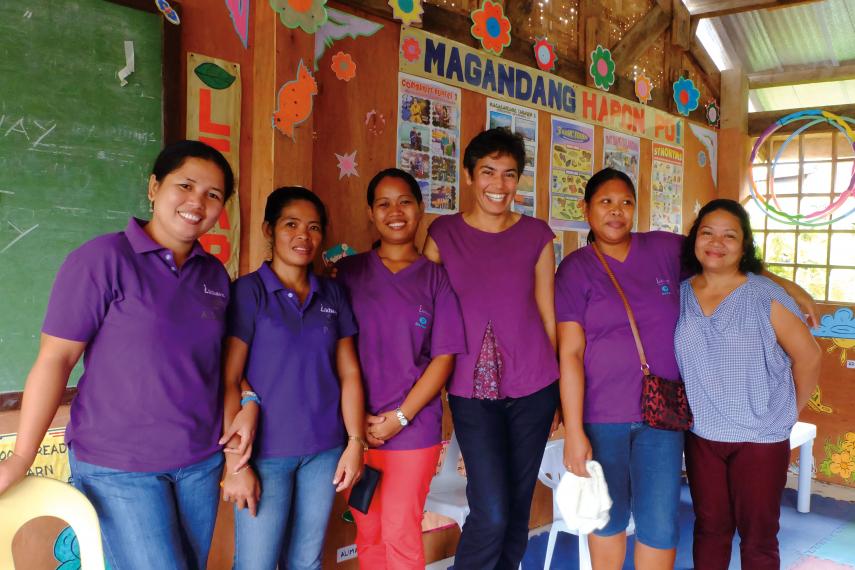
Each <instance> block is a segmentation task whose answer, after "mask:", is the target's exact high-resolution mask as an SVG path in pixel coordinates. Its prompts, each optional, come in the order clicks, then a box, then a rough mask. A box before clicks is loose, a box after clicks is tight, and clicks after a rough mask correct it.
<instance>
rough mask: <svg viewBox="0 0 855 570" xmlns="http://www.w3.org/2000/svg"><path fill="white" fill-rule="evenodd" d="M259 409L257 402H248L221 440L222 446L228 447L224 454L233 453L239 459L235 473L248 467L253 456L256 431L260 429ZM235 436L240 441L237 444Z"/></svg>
mask: <svg viewBox="0 0 855 570" xmlns="http://www.w3.org/2000/svg"><path fill="white" fill-rule="evenodd" d="M259 409H260V407H259V405H258V404H256V403H255V402H247V404H246V405H245V406H243V407H242V408H241V410H240V411H239V412H238V413H237V415H236V416H235V419H234V420H232V424H231V425H230V426H229V429H227V430H226V432H225V433H224V434H223V437H221V438H220V442H219V443H220V445H225V446H226V447H225V448H223V453H231V454H234V455H237V456H238V457H239V459H238V462H237V464H236V465H235V469H234V470H235V471H237V470H238V469H240V468H242V467H243V466H244V465H246V464H247V463H248V462H249V458H250V457H251V456H252V442H253V441H254V440H255V430H256V428H257V427H258V413H259ZM235 436H237V437H238V438H239V439H240V441H238V442H237V443H235V441H234V440H233V438H234V437H235Z"/></svg>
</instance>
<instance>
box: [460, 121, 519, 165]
mask: <svg viewBox="0 0 855 570" xmlns="http://www.w3.org/2000/svg"><path fill="white" fill-rule="evenodd" d="M494 154H500V155H508V156H512V157H513V159H514V160H515V161H516V163H517V173H518V174H519V175H522V171H523V168H525V142H524V141H523V138H522V135H519V134H514V133H512V132H511V131H510V130H509V129H506V128H504V127H499V128H495V129H488V130H486V131H481V132H480V133H478V134H477V135H475V138H473V139H472V140H471V141H469V144H468V145H467V146H466V150H465V151H463V168H465V169H466V171H467V172H468V173H469V176H472V175H473V174H474V172H475V163H476V162H478V161H479V160H481V159H482V158H484V157H485V156H492V155H494Z"/></svg>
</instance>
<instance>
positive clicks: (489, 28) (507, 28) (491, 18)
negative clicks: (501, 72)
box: [470, 0, 511, 55]
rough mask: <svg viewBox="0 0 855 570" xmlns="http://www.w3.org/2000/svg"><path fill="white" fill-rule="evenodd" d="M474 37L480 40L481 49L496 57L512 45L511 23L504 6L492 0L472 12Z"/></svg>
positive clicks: (485, 0)
mask: <svg viewBox="0 0 855 570" xmlns="http://www.w3.org/2000/svg"><path fill="white" fill-rule="evenodd" d="M470 32H471V33H472V36H473V37H474V38H475V39H477V40H480V42H481V47H483V48H484V49H485V50H487V51H489V52H493V53H494V54H496V55H502V50H504V49H505V48H506V47H508V46H509V45H511V21H510V20H509V19H508V18H507V16H505V11H504V9H503V8H502V5H501V4H499V3H498V2H492V1H491V0H484V3H483V4H482V5H481V7H480V8H478V9H477V10H473V12H472V28H471V30H470Z"/></svg>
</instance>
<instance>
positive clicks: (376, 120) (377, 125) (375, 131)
mask: <svg viewBox="0 0 855 570" xmlns="http://www.w3.org/2000/svg"><path fill="white" fill-rule="evenodd" d="M365 128H366V129H367V130H368V132H369V133H371V134H372V135H382V134H383V131H385V130H386V117H385V116H383V113H378V112H377V110H376V109H372V110H370V111H368V112H367V113H365Z"/></svg>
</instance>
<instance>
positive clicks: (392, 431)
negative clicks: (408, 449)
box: [366, 410, 404, 442]
mask: <svg viewBox="0 0 855 570" xmlns="http://www.w3.org/2000/svg"><path fill="white" fill-rule="evenodd" d="M366 422H367V423H368V428H367V430H366V433H367V434H368V435H369V436H371V437H372V438H374V439H376V440H379V441H383V442H385V441H388V440H390V439H392V438H393V437H395V436H396V435H398V433H400V431H401V430H402V429H404V426H402V425H401V422H400V421H398V416H397V415H396V414H395V411H394V410H392V411H390V412H383V413H382V414H380V415H378V416H372V415H369V416H367V418H366Z"/></svg>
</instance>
